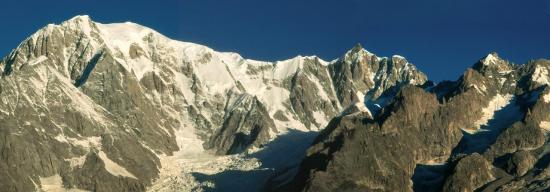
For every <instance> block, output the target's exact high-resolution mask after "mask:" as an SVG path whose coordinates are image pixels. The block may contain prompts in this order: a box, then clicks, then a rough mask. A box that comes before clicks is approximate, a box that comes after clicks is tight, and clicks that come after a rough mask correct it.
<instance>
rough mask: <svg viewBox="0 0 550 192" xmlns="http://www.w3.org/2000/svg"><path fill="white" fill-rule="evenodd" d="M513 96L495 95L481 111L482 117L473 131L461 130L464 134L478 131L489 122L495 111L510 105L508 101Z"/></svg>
mask: <svg viewBox="0 0 550 192" xmlns="http://www.w3.org/2000/svg"><path fill="white" fill-rule="evenodd" d="M512 98H513V95H511V94H507V95H500V94H497V95H495V96H494V97H493V99H492V100H491V101H489V104H488V105H487V106H486V107H485V108H483V109H482V110H481V112H482V116H481V118H480V119H478V120H477V121H476V122H475V123H474V125H475V127H474V130H471V129H463V130H464V131H466V132H469V133H475V132H478V131H482V130H480V128H481V126H482V125H485V126H486V125H487V123H488V122H489V120H491V119H492V118H493V116H494V114H495V112H496V111H498V110H500V109H502V108H503V107H504V106H506V105H508V104H509V103H510V100H512Z"/></svg>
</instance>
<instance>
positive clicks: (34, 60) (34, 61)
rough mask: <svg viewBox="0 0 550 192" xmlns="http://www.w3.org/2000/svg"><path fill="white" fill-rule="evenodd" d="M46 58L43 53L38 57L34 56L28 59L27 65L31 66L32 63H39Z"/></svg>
mask: <svg viewBox="0 0 550 192" xmlns="http://www.w3.org/2000/svg"><path fill="white" fill-rule="evenodd" d="M47 59H48V57H46V56H44V55H40V56H39V57H37V58H35V59H33V60H31V61H29V65H30V66H33V65H36V64H39V63H41V62H43V61H45V60H47Z"/></svg>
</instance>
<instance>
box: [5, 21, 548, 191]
mask: <svg viewBox="0 0 550 192" xmlns="http://www.w3.org/2000/svg"><path fill="white" fill-rule="evenodd" d="M472 63H474V64H473V65H472V66H471V67H470V68H468V69H466V71H465V72H464V74H463V75H462V76H461V77H459V78H458V79H457V80H454V81H442V82H439V83H434V82H432V81H430V80H429V79H428V77H427V76H426V75H425V74H424V73H422V72H421V71H419V70H418V69H417V68H416V67H415V66H414V65H413V64H411V63H410V62H409V61H407V60H406V59H405V58H404V57H402V56H399V55H394V56H392V57H380V56H377V55H375V54H373V53H370V52H369V51H367V50H365V49H364V48H363V47H362V46H361V45H356V46H354V47H353V48H351V49H350V50H349V51H347V52H346V53H343V55H342V56H341V57H340V58H337V59H334V60H332V61H325V60H323V59H321V58H319V57H316V56H297V57H294V58H291V59H288V60H284V61H276V62H269V61H257V60H252V59H246V58H243V57H242V56H240V55H239V54H237V53H231V52H219V51H215V50H213V49H211V48H208V47H206V46H203V45H198V44H194V43H188V42H181V41H176V40H172V39H170V38H168V37H166V36H164V35H162V34H160V33H158V32H156V31H154V30H152V29H150V28H147V27H144V26H141V25H139V24H135V23H131V22H126V23H113V24H102V23H98V22H95V21H93V20H92V19H91V18H90V17H89V16H76V17H74V18H72V19H70V20H67V21H64V22H62V23H61V24H57V25H56V24H50V25H47V26H46V27H44V28H42V29H40V30H38V31H37V32H36V33H34V34H33V35H31V36H30V37H28V38H27V39H25V40H24V41H23V42H22V43H21V44H20V45H19V46H18V47H17V48H15V49H14V50H13V51H12V52H11V53H10V54H9V55H8V56H6V57H4V58H3V59H2V60H1V61H0V74H1V76H0V159H1V161H0V175H2V176H0V189H2V191H474V190H475V191H545V190H549V189H550V167H549V163H550V153H549V152H550V145H549V143H548V133H549V131H550V88H548V85H549V84H550V74H549V73H548V71H549V70H550V61H549V60H545V59H539V60H532V61H529V62H527V63H526V64H513V63H510V62H508V61H506V60H504V59H502V58H500V57H499V56H498V54H496V53H490V54H488V55H486V56H485V57H483V58H481V59H480V60H479V61H477V62H476V61H473V62H472Z"/></svg>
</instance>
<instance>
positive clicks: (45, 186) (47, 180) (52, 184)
mask: <svg viewBox="0 0 550 192" xmlns="http://www.w3.org/2000/svg"><path fill="white" fill-rule="evenodd" d="M40 189H41V191H44V192H87V191H86V190H82V189H76V188H72V189H66V188H65V187H64V186H63V180H62V178H61V176H59V175H58V174H55V175H52V176H49V177H40Z"/></svg>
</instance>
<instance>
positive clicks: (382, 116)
mask: <svg viewBox="0 0 550 192" xmlns="http://www.w3.org/2000/svg"><path fill="white" fill-rule="evenodd" d="M549 69H550V61H549V60H545V59H540V60H534V61H530V62H528V63H527V64H524V65H515V64H511V63H510V62H507V61H505V60H503V59H501V58H500V57H499V56H498V55H497V54H496V53H491V54H488V55H487V56H486V57H484V58H482V59H481V60H480V61H479V62H477V63H476V64H474V65H473V66H472V68H469V69H467V70H466V72H465V73H464V75H462V76H461V77H460V78H459V79H458V80H456V81H445V82H441V83H439V84H437V85H435V86H432V87H424V89H423V88H421V87H417V86H405V87H403V88H402V89H401V90H400V91H399V92H398V94H397V95H396V96H395V97H393V98H392V101H391V102H389V104H388V105H387V106H386V107H384V108H383V109H382V111H381V112H380V113H378V115H376V116H374V118H372V117H370V116H369V115H367V114H357V115H348V116H339V117H336V118H334V119H333V120H331V121H330V123H329V124H328V126H327V127H326V128H325V129H324V130H322V131H321V133H320V134H319V136H318V137H317V138H316V139H315V140H314V143H313V144H312V146H311V147H310V148H309V149H308V152H307V155H306V157H305V159H304V160H303V161H302V163H301V164H300V168H299V171H298V174H297V175H296V177H294V178H293V179H292V180H277V179H274V180H273V181H271V182H270V183H271V186H270V188H269V189H270V191H316V192H317V191H413V190H414V191H548V190H550V164H549V163H550V150H549V149H550V148H549V147H550V144H549V137H548V136H549V133H550V132H549V131H550V129H549V128H550V126H549V125H550V123H548V122H550V102H549V101H550V99H549V98H550V88H549V87H548V86H549V83H550V82H549V81H548V78H550V76H549V74H548V70H549ZM369 119H374V121H370V120H369ZM281 175H282V174H281ZM275 178H277V177H275Z"/></svg>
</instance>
